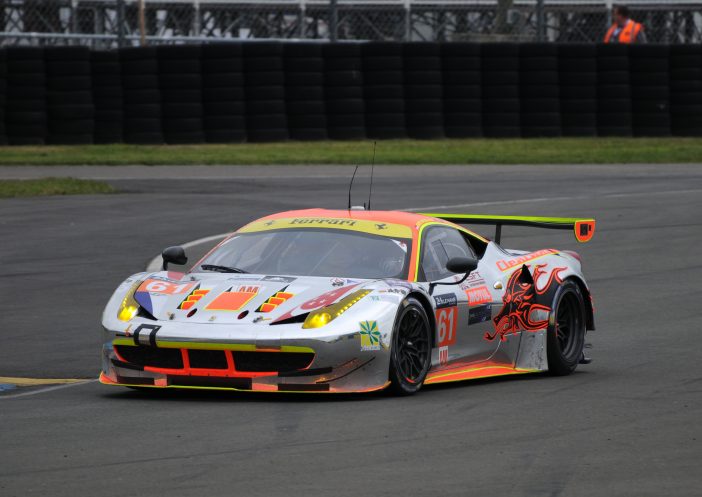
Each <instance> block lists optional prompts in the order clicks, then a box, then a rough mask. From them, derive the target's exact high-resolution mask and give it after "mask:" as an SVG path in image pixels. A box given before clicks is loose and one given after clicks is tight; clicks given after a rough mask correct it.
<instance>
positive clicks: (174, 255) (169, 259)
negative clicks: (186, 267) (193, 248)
mask: <svg viewBox="0 0 702 497" xmlns="http://www.w3.org/2000/svg"><path fill="white" fill-rule="evenodd" d="M161 257H163V270H164V271H165V270H166V269H168V264H169V263H173V264H177V265H178V266H182V265H183V264H187V262H188V257H187V256H186V255H185V250H183V247H168V248H167V249H163V252H161Z"/></svg>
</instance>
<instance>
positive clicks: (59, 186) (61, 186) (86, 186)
mask: <svg viewBox="0 0 702 497" xmlns="http://www.w3.org/2000/svg"><path fill="white" fill-rule="evenodd" d="M114 192H115V189H114V188H112V187H111V186H110V185H108V184H107V183H103V182H101V181H92V180H87V179H75V178H42V179H27V180H24V179H9V180H0V198H9V197H37V196H43V195H81V194H89V193H114Z"/></svg>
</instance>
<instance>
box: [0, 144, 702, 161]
mask: <svg viewBox="0 0 702 497" xmlns="http://www.w3.org/2000/svg"><path fill="white" fill-rule="evenodd" d="M372 143H373V142H372V140H366V141H357V142H338V141H337V142H335V141H329V142H312V143H310V142H285V143H265V144H264V143H243V144H231V145H71V146H32V147H26V146H25V147H0V165H137V164H142V165H154V166H155V165H167V164H173V165H200V164H212V165H220V164H221V165H275V164H368V163H369V162H370V160H371V155H372V151H373V145H372ZM671 162H702V139H698V138H556V139H527V140H521V139H504V140H502V139H466V140H433V141H418V140H387V141H385V140H383V141H379V142H378V149H377V154H376V164H604V163H671Z"/></svg>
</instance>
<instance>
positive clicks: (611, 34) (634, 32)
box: [604, 5, 646, 43]
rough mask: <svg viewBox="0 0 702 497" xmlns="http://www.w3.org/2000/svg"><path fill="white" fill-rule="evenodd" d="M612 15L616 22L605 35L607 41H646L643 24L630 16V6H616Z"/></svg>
mask: <svg viewBox="0 0 702 497" xmlns="http://www.w3.org/2000/svg"><path fill="white" fill-rule="evenodd" d="M612 17H613V18H614V24H612V27H610V28H609V30H608V31H607V34H606V35H605V37H604V42H605V43H646V35H645V34H644V32H643V25H642V24H641V23H638V22H636V21H634V20H633V19H630V18H629V7H625V6H621V5H620V6H617V7H614V9H613V10H612Z"/></svg>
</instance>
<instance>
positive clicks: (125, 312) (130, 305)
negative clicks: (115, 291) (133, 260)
mask: <svg viewBox="0 0 702 497" xmlns="http://www.w3.org/2000/svg"><path fill="white" fill-rule="evenodd" d="M139 285H141V281H137V282H135V283H134V284H133V285H132V286H131V287H130V288H129V290H128V291H127V293H126V294H125V296H124V299H122V303H121V304H120V306H119V310H118V311H117V319H119V320H120V321H130V320H131V319H132V318H133V317H134V316H136V314H137V312H139V303H138V302H137V301H136V300H134V292H136V289H137V288H139Z"/></svg>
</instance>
